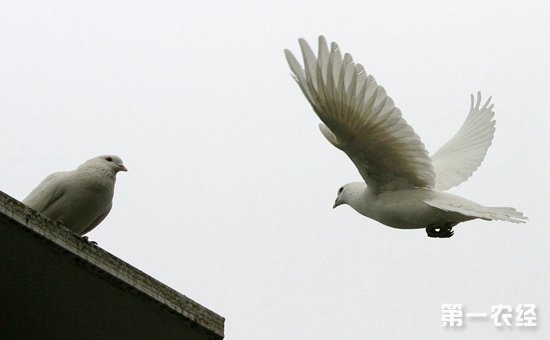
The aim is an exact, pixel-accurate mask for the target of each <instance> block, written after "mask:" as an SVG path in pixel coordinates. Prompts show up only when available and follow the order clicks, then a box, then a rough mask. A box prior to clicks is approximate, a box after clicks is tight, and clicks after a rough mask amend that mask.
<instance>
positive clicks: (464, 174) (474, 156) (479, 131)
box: [432, 92, 495, 191]
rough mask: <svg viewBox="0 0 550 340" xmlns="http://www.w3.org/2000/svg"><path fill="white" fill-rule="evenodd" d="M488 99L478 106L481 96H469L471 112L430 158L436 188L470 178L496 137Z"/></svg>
mask: <svg viewBox="0 0 550 340" xmlns="http://www.w3.org/2000/svg"><path fill="white" fill-rule="evenodd" d="M490 101H491V97H489V99H488V100H487V101H486V102H485V104H483V106H481V93H480V92H478V93H477V99H476V101H475V105H474V95H471V104H470V113H469V114H468V117H467V118H466V121H465V122H464V124H463V125H462V127H461V128H460V130H458V132H457V133H456V134H455V135H454V136H453V138H451V140H449V141H448V142H447V143H446V144H445V145H443V146H442V147H441V148H440V149H439V150H437V152H436V153H435V154H434V155H433V156H432V165H433V167H434V170H435V174H436V176H435V189H436V190H439V191H444V190H447V189H449V188H451V187H454V186H455V185H458V184H460V183H462V182H464V181H465V180H467V179H468V178H470V176H472V174H473V173H474V171H476V169H477V168H478V167H479V165H480V164H481V162H482V161H483V159H484V158H485V154H487V149H488V148H489V146H490V145H491V141H492V140H493V136H494V134H495V121H494V120H493V116H494V115H495V113H494V112H493V104H490Z"/></svg>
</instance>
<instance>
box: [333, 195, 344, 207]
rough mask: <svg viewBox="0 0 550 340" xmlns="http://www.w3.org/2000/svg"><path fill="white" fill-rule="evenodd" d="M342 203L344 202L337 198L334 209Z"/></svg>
mask: <svg viewBox="0 0 550 340" xmlns="http://www.w3.org/2000/svg"><path fill="white" fill-rule="evenodd" d="M341 204H342V202H340V201H339V200H338V198H337V199H336V201H334V205H333V206H332V209H334V208H336V207H337V206H339V205H341Z"/></svg>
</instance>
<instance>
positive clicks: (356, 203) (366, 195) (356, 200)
mask: <svg viewBox="0 0 550 340" xmlns="http://www.w3.org/2000/svg"><path fill="white" fill-rule="evenodd" d="M376 200H377V194H376V192H375V191H374V190H372V189H370V188H369V187H368V186H367V185H362V186H357V187H355V188H354V190H353V191H352V192H351V195H350V197H349V198H348V205H349V206H351V207H352V208H353V209H355V210H356V211H357V212H358V213H360V214H361V215H364V216H367V217H370V218H373V211H374V209H375V208H374V206H375V203H376Z"/></svg>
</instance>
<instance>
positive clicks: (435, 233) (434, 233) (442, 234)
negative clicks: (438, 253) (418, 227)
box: [426, 224, 455, 238]
mask: <svg viewBox="0 0 550 340" xmlns="http://www.w3.org/2000/svg"><path fill="white" fill-rule="evenodd" d="M453 227H454V224H453V225H445V226H443V227H436V226H431V225H430V226H428V227H427V228H426V234H428V237H437V238H449V237H451V236H453V235H454V233H455V232H454V231H453Z"/></svg>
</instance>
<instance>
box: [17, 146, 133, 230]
mask: <svg viewBox="0 0 550 340" xmlns="http://www.w3.org/2000/svg"><path fill="white" fill-rule="evenodd" d="M119 171H128V170H127V169H126V167H125V166H124V164H123V163H122V160H121V159H120V157H117V156H113V155H105V156H99V157H95V158H92V159H90V160H88V161H86V162H85V163H84V164H81V165H80V166H79V167H78V168H76V169H75V170H72V171H62V172H55V173H53V174H51V175H49V176H48V177H46V178H45V179H44V180H43V181H42V183H40V184H39V185H38V186H37V187H36V188H35V189H34V190H33V191H32V192H31V193H30V194H29V196H27V197H26V198H25V199H24V200H23V203H24V204H26V205H27V206H29V207H30V208H33V209H34V210H37V211H38V212H40V213H42V214H43V215H45V216H47V217H49V218H51V219H52V220H54V221H59V222H61V223H62V224H63V225H64V226H66V227H67V228H69V229H71V230H72V231H74V232H75V233H77V234H79V235H84V234H86V233H87V232H89V231H91V230H92V229H94V228H95V227H96V226H97V225H98V224H99V223H100V222H101V221H103V219H104V218H105V217H106V216H107V214H109V211H110V210H111V207H112V205H113V194H114V190H115V181H116V174H117V173H118V172H119Z"/></svg>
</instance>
